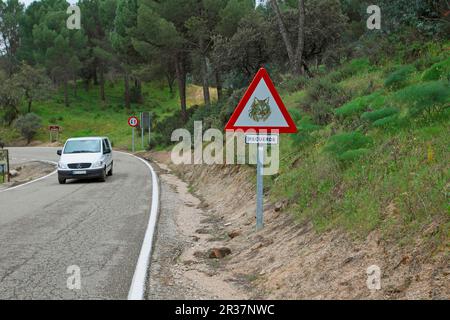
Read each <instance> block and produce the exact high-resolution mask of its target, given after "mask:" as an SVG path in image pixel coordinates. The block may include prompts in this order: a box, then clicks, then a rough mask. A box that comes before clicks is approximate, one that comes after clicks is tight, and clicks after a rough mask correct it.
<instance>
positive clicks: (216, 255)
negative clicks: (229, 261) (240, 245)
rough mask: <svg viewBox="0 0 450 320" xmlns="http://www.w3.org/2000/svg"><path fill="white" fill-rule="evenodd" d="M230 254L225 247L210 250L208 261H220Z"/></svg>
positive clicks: (228, 249) (229, 250)
mask: <svg viewBox="0 0 450 320" xmlns="http://www.w3.org/2000/svg"><path fill="white" fill-rule="evenodd" d="M230 254H231V249H230V248H227V247H221V248H212V249H211V250H210V252H209V258H210V259H222V258H225V257H226V256H228V255H230Z"/></svg>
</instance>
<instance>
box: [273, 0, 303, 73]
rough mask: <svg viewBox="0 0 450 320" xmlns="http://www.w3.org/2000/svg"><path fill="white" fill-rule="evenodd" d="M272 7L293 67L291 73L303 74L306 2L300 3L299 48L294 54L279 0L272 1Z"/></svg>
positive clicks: (301, 0) (300, 1)
mask: <svg viewBox="0 0 450 320" xmlns="http://www.w3.org/2000/svg"><path fill="white" fill-rule="evenodd" d="M270 2H271V4H272V7H273V9H274V11H275V16H276V19H277V23H278V27H279V28H280V33H281V37H282V39H283V42H284V45H285V47H286V51H287V54H288V58H289V64H290V65H291V71H292V73H293V74H296V75H297V74H300V73H301V70H302V68H301V66H302V58H303V50H304V47H305V30H304V29H305V1H304V0H299V1H298V16H299V17H298V21H299V26H298V37H297V48H296V50H295V52H294V47H293V45H292V43H291V41H290V40H289V35H288V31H287V29H286V26H285V24H284V22H283V18H282V16H281V10H280V6H279V5H278V0H270Z"/></svg>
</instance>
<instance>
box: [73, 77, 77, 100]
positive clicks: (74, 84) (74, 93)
mask: <svg viewBox="0 0 450 320" xmlns="http://www.w3.org/2000/svg"><path fill="white" fill-rule="evenodd" d="M73 95H74V96H75V97H76V96H77V79H73Z"/></svg>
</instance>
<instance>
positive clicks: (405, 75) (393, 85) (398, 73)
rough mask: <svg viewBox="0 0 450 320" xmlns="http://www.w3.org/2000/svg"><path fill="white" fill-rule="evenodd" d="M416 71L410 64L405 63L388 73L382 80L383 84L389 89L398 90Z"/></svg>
mask: <svg viewBox="0 0 450 320" xmlns="http://www.w3.org/2000/svg"><path fill="white" fill-rule="evenodd" d="M415 71H416V68H415V67H414V66H412V65H406V66H402V67H400V68H398V69H397V70H395V71H394V72H392V73H391V74H389V75H388V77H387V78H386V80H385V81H384V86H385V87H386V88H388V89H390V90H398V89H400V88H403V87H404V86H406V85H407V83H408V80H409V77H410V75H411V74H412V73H414V72H415Z"/></svg>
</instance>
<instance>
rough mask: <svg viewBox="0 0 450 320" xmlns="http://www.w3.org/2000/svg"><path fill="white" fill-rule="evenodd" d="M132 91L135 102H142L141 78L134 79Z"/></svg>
mask: <svg viewBox="0 0 450 320" xmlns="http://www.w3.org/2000/svg"><path fill="white" fill-rule="evenodd" d="M134 89H135V90H134V92H135V94H136V97H135V98H136V102H137V103H139V104H142V102H143V99H142V83H141V80H139V79H134Z"/></svg>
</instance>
